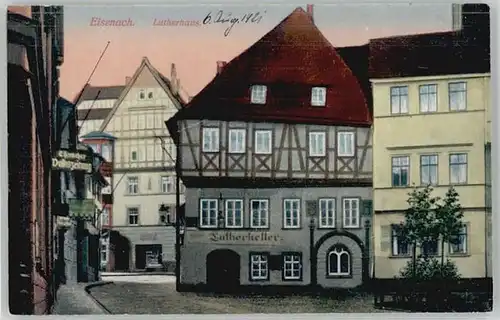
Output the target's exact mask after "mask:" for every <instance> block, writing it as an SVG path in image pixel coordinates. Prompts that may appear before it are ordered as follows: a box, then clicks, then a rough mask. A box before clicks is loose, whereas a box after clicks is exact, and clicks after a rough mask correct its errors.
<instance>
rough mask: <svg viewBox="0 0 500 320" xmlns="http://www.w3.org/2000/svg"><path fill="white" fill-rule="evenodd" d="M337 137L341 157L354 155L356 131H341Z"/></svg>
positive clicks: (338, 152)
mask: <svg viewBox="0 0 500 320" xmlns="http://www.w3.org/2000/svg"><path fill="white" fill-rule="evenodd" d="M337 139H338V141H337V143H338V150H337V154H338V155H339V156H340V157H352V156H354V132H339V133H338V135H337Z"/></svg>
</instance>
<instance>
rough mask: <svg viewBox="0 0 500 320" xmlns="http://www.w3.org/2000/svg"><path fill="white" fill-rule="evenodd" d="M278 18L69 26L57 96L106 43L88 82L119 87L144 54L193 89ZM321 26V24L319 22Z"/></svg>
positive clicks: (72, 89) (360, 32) (362, 35)
mask: <svg viewBox="0 0 500 320" xmlns="http://www.w3.org/2000/svg"><path fill="white" fill-rule="evenodd" d="M282 18H283V17H276V18H275V19H274V20H276V21H267V23H266V24H260V25H254V26H252V27H249V26H241V25H239V26H237V27H236V28H235V29H234V31H232V33H231V35H230V36H228V37H224V36H223V31H224V29H225V28H224V27H223V26H218V27H217V28H216V27H215V26H212V28H208V27H207V26H202V27H172V26H171V27H151V26H137V25H136V26H135V27H128V28H127V27H124V28H119V27H91V26H89V25H88V24H86V25H81V24H80V25H79V26H77V27H75V26H69V27H68V28H66V30H65V44H64V45H65V58H64V64H63V66H62V69H61V95H62V96H63V97H66V98H68V99H71V100H72V99H73V98H74V97H75V95H76V94H77V92H78V91H79V90H80V89H81V88H82V87H83V85H84V84H85V81H86V80H87V78H88V77H89V75H90V73H91V71H92V69H93V67H94V65H95V64H96V62H97V60H98V59H99V56H100V54H101V52H102V50H104V48H105V46H106V43H107V42H108V41H110V45H109V47H108V50H107V51H106V53H105V55H104V57H103V59H102V60H101V62H100V64H99V66H98V67H97V69H96V72H95V73H94V75H93V77H92V79H91V81H90V84H91V85H120V84H124V82H125V77H126V76H131V75H132V74H133V73H134V71H135V70H136V68H137V67H138V66H139V64H140V62H141V58H142V57H144V56H147V57H148V58H149V60H150V61H151V63H152V64H153V65H154V66H155V67H156V68H157V69H158V70H159V71H160V72H162V73H163V74H164V75H166V76H167V77H170V65H171V63H175V64H176V67H177V74H178V77H179V78H180V80H181V85H182V87H183V88H184V89H185V90H186V91H187V93H188V94H189V95H195V94H196V93H198V92H199V91H200V90H201V89H202V88H203V87H204V86H205V85H206V84H207V83H208V82H209V81H210V80H211V79H212V78H213V76H214V74H215V70H216V61H217V60H226V61H229V60H231V59H232V58H234V57H235V56H237V55H238V54H239V53H241V52H242V51H243V50H245V49H246V48H247V47H249V46H250V45H251V44H253V43H254V42H255V41H256V40H258V39H259V38H260V37H262V36H263V35H264V34H265V33H267V32H268V31H269V30H270V29H271V28H272V27H273V26H274V25H276V24H277V23H279V22H280V21H281V19H282ZM317 25H318V27H319V28H320V30H321V31H322V32H323V34H324V35H325V36H326V37H327V38H328V39H329V40H330V42H331V43H332V44H333V45H334V46H349V45H359V44H363V43H365V42H366V41H367V40H368V39H370V38H376V37H384V36H391V35H396V34H410V33H421V32H431V31H436V30H442V29H445V28H443V27H441V28H439V25H429V24H418V25H411V24H408V25H401V27H399V28H394V27H393V26H383V25H375V26H368V27H367V26H363V25H358V26H352V24H351V25H349V26H347V27H339V26H335V27H333V26H332V25H328V26H326V27H325V26H323V27H322V25H321V24H320V23H319V22H318V23H317ZM323 25H324V23H323Z"/></svg>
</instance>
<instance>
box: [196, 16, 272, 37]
mask: <svg viewBox="0 0 500 320" xmlns="http://www.w3.org/2000/svg"><path fill="white" fill-rule="evenodd" d="M265 13H266V11H263V12H262V13H261V12H259V11H257V12H251V13H245V14H244V15H242V16H233V14H232V13H231V12H224V11H223V10H219V11H217V12H216V13H215V14H213V13H212V12H209V13H208V14H207V16H206V17H205V19H203V24H216V23H220V24H227V25H229V26H228V27H227V28H226V30H225V31H224V36H225V37H227V36H228V35H229V34H230V33H231V30H233V27H234V26H235V25H237V24H240V23H242V24H243V23H244V24H249V23H251V24H258V23H260V21H261V20H262V18H263V17H264V15H265Z"/></svg>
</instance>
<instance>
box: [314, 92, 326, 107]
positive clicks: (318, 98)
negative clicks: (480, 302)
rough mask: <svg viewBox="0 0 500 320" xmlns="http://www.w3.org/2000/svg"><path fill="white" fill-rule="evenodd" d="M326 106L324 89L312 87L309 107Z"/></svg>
mask: <svg viewBox="0 0 500 320" xmlns="http://www.w3.org/2000/svg"><path fill="white" fill-rule="evenodd" d="M325 104H326V88H325V87H313V88H312V90H311V105H312V106H314V107H324V106H325Z"/></svg>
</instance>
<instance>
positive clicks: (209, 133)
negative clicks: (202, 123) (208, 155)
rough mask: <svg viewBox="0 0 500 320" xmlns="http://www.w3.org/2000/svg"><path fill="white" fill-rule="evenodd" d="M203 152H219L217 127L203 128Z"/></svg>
mask: <svg viewBox="0 0 500 320" xmlns="http://www.w3.org/2000/svg"><path fill="white" fill-rule="evenodd" d="M202 149H203V152H219V128H203V147H202Z"/></svg>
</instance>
